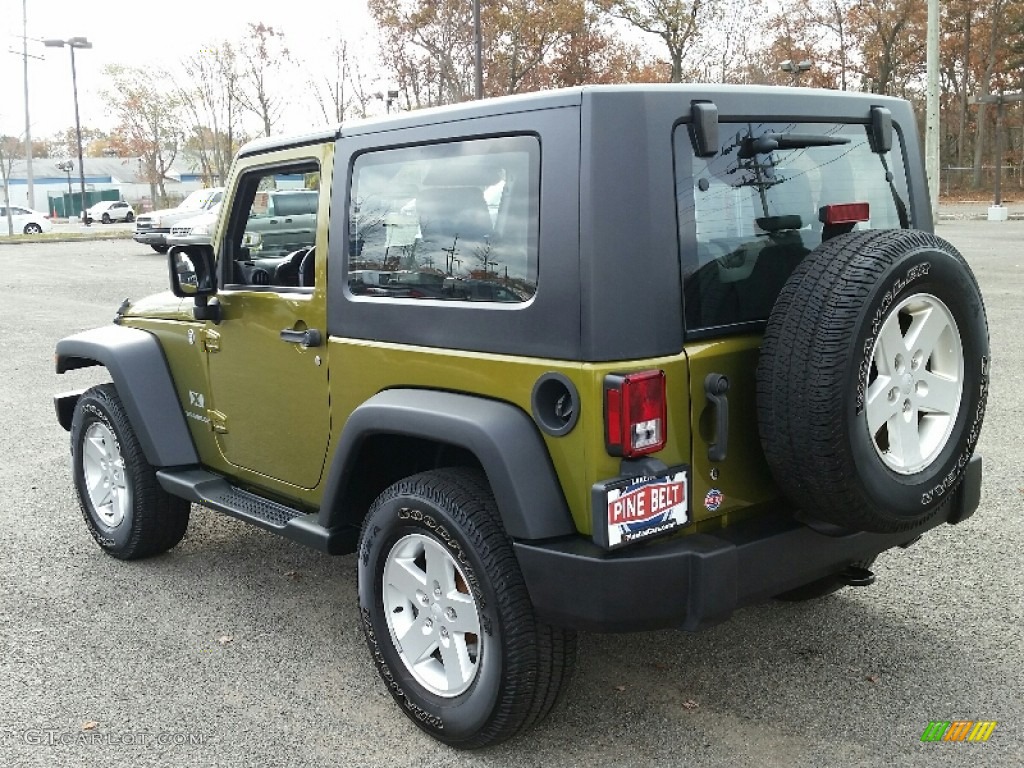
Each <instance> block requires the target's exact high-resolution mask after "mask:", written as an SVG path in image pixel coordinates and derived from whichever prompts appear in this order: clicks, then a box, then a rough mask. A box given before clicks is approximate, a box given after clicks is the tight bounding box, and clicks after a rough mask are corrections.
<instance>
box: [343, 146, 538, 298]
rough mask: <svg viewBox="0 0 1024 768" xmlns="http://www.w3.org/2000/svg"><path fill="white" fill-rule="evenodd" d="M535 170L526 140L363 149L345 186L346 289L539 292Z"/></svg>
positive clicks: (447, 294) (419, 293)
mask: <svg viewBox="0 0 1024 768" xmlns="http://www.w3.org/2000/svg"><path fill="white" fill-rule="evenodd" d="M539 171H540V145H539V142H538V140H537V139H536V138H535V137H532V136H513V137H507V138H497V139H474V140H468V141H456V142H449V143H445V144H431V145H427V146H417V147H403V148H400V149H388V150H381V151H376V152H369V153H366V154H363V155H360V156H359V157H358V158H357V159H356V161H355V166H354V169H353V173H352V189H351V191H350V192H351V194H350V200H351V207H350V210H349V243H348V289H349V291H350V292H351V293H352V294H354V295H358V296H366V297H378V298H387V297H389V298H395V299H413V300H416V299H436V300H441V301H486V302H500V303H507V304H514V303H522V302H525V301H529V300H530V299H531V298H532V297H533V295H534V294H535V293H536V291H537V232H538V228H539V195H540V178H539Z"/></svg>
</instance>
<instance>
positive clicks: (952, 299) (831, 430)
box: [757, 230, 989, 532]
mask: <svg viewBox="0 0 1024 768" xmlns="http://www.w3.org/2000/svg"><path fill="white" fill-rule="evenodd" d="M988 365H989V345H988V324H987V321H986V318H985V306H984V303H983V301H982V298H981V292H980V290H979V289H978V284H977V281H976V280H975V278H974V274H973V273H972V272H971V269H970V267H968V266H967V263H966V262H965V261H964V258H963V256H961V255H960V253H959V252H957V250H956V249H955V248H954V247H953V246H952V245H950V244H949V243H947V242H946V241H944V240H942V239H941V238H939V237H936V236H934V235H931V234H928V233H926V232H919V231H914V230H873V231H866V232H854V233H850V234H846V235H840V236H838V237H835V238H832V239H830V240H828V241H826V242H824V243H823V244H822V245H821V246H820V247H818V248H817V249H815V250H814V251H812V252H811V253H810V254H809V255H808V256H807V257H806V258H805V259H804V260H803V261H802V262H801V263H800V264H799V266H798V267H797V268H796V269H795V270H794V272H793V274H792V275H791V276H790V278H789V280H788V281H787V283H786V284H785V286H784V287H783V289H782V291H781V293H780V294H779V298H778V300H777V301H776V304H775V307H774V308H773V310H772V314H771V316H770V318H769V320H768V327H767V329H766V331H765V336H764V342H763V344H762V347H761V356H760V360H759V362H758V368H757V399H758V427H759V430H760V436H761V444H762V446H763V448H764V452H765V456H766V458H767V460H768V464H769V466H770V467H771V469H772V473H773V475H774V477H775V480H776V482H777V483H778V485H779V487H780V488H781V489H782V491H783V493H785V494H786V496H787V497H788V498H789V499H790V500H791V501H792V502H793V503H794V504H795V505H796V506H797V507H798V508H799V510H800V515H801V516H802V517H803V518H805V519H812V520H820V521H824V522H827V523H832V524H834V525H838V526H840V527H842V528H845V529H852V530H861V531H875V532H896V531H902V530H908V529H910V528H913V527H916V526H917V525H919V524H921V523H923V522H925V521H926V520H928V519H929V518H930V517H932V516H933V515H934V514H936V512H937V511H938V510H939V508H940V507H941V506H942V504H943V502H945V501H946V500H947V499H949V498H950V496H951V495H952V492H953V491H954V490H955V489H956V487H957V486H958V485H959V483H960V481H961V480H962V479H963V474H964V470H965V468H966V466H967V463H968V461H969V460H970V458H971V455H972V454H973V452H974V447H975V445H976V443H977V440H978V435H979V432H980V430H981V424H982V420H983V418H984V415H985V403H986V399H987V395H988Z"/></svg>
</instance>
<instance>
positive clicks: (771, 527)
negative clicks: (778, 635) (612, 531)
mask: <svg viewBox="0 0 1024 768" xmlns="http://www.w3.org/2000/svg"><path fill="white" fill-rule="evenodd" d="M981 470H982V462H981V457H980V456H975V457H974V458H973V459H972V460H971V462H970V464H969V465H968V467H967V471H966V473H965V477H964V480H963V482H962V483H961V484H960V486H959V487H958V489H957V490H956V492H955V493H954V495H953V498H952V499H951V500H950V502H949V503H948V504H947V505H946V506H945V507H943V509H942V510H941V511H940V512H939V514H937V515H935V516H933V517H932V518H931V519H930V520H929V521H928V522H927V523H925V524H923V525H921V526H918V527H916V528H913V529H910V530H907V531H902V532H900V533H885V534H881V533H849V534H845V535H825V534H823V533H819V532H817V531H815V530H813V529H812V528H809V527H808V526H807V525H804V524H803V523H799V522H797V521H795V520H794V519H793V517H792V516H791V515H789V514H786V513H782V512H780V513H778V514H768V515H763V516H761V517H758V518H757V519H756V520H752V521H749V522H746V523H740V524H737V525H734V526H729V527H728V528H724V529H722V530H721V531H716V532H715V533H714V534H705V533H700V534H693V535H690V536H681V537H678V538H674V539H669V540H665V541H662V542H652V543H651V544H648V545H641V546H638V547H636V548H627V549H623V550H619V551H615V552H606V551H604V550H602V549H600V548H598V547H597V546H595V545H594V544H593V543H592V542H591V541H589V540H587V539H583V538H582V537H579V538H573V539H569V540H559V541H554V542H546V543H537V542H516V544H515V551H516V555H517V556H518V559H519V565H520V568H521V569H522V571H523V575H524V577H525V578H526V583H527V587H528V588H529V591H530V597H531V599H532V601H533V604H534V607H535V609H536V610H537V614H538V616H539V617H540V618H541V619H542V620H544V621H546V622H549V623H551V624H557V625H560V626H567V627H573V628H576V629H583V630H590V631H597V632H622V631H636V630H649V629H664V628H670V627H674V628H681V629H687V630H695V629H698V628H699V627H701V626H704V625H709V624H714V623H717V622H719V621H723V620H724V619H727V618H728V617H729V616H730V615H731V614H732V612H733V611H734V610H735V609H737V608H740V607H742V606H745V605H752V604H754V603H758V602H761V601H763V600H765V599H767V598H770V597H772V596H773V595H777V594H779V593H781V592H785V591H787V590H789V589H794V588H795V587H798V586H801V585H803V584H807V583H809V582H812V581H815V580H817V579H820V578H824V577H827V576H829V575H831V574H834V573H836V572H837V571H840V570H842V569H843V568H845V567H846V566H847V565H849V564H851V563H853V562H855V561H857V560H861V559H864V558H866V557H871V556H873V555H876V554H878V553H879V552H882V551H884V550H887V549H890V548H892V547H896V546H900V545H905V544H908V543H909V542H912V541H913V540H915V539H916V538H917V537H918V536H920V535H921V534H922V533H924V532H925V531H927V530H929V529H931V528H934V527H936V526H938V525H941V524H942V523H958V522H961V521H962V520H966V519H967V518H968V517H970V516H971V515H972V514H974V511H975V510H976V509H977V508H978V504H979V502H980V499H981V475H982V471H981Z"/></svg>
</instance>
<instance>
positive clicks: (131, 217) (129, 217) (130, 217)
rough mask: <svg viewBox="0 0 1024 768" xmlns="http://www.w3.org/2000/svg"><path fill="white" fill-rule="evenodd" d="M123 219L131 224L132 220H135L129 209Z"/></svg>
mask: <svg viewBox="0 0 1024 768" xmlns="http://www.w3.org/2000/svg"><path fill="white" fill-rule="evenodd" d="M124 220H125V221H127V222H128V223H129V224H131V223H132V222H133V221H135V214H134V213H132V212H131V211H128V213H127V215H126V216H125V217H124Z"/></svg>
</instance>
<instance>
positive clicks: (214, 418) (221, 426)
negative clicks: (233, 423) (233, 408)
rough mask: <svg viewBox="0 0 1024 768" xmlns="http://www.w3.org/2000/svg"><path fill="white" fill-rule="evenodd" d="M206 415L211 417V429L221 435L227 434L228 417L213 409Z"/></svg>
mask: <svg viewBox="0 0 1024 768" xmlns="http://www.w3.org/2000/svg"><path fill="white" fill-rule="evenodd" d="M206 415H207V416H209V417H210V429H212V430H213V431H214V432H218V433H220V434H222V435H223V434H226V433H227V431H228V417H227V416H225V415H224V414H223V413H221V412H220V411H215V410H213V409H212V408H211V409H210V410H208V411H207V412H206Z"/></svg>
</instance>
